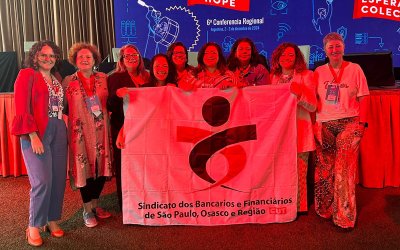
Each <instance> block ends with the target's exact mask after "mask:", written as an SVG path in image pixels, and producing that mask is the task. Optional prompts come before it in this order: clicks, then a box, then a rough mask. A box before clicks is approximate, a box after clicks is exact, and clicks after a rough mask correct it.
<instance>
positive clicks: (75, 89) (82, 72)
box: [63, 43, 113, 227]
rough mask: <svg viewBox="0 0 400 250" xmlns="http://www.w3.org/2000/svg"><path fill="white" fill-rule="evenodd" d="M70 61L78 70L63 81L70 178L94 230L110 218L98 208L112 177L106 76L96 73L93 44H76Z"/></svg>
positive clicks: (97, 53) (69, 56) (86, 221)
mask: <svg viewBox="0 0 400 250" xmlns="http://www.w3.org/2000/svg"><path fill="white" fill-rule="evenodd" d="M68 59H69V61H70V63H72V64H73V65H75V66H76V67H77V68H78V71H77V72H76V73H75V74H73V75H70V76H67V77H66V78H65V79H64V81H63V86H64V87H65V88H66V98H67V102H68V141H69V176H70V181H71V186H72V188H79V190H80V193H81V196H82V200H83V220H84V222H85V225H86V226H87V227H95V226H96V225H97V220H96V217H97V218H101V219H103V218H108V217H110V216H111V214H110V213H109V212H107V211H105V210H104V209H102V208H101V207H99V206H98V199H99V197H100V193H101V191H102V189H103V187H104V183H105V181H106V178H107V177H111V176H112V174H113V169H112V164H111V162H112V149H111V136H110V125H109V124H110V121H109V116H108V111H107V109H106V102H107V97H108V91H107V75H106V74H104V73H100V72H96V71H94V66H95V65H97V64H99V63H100V60H101V58H100V53H99V52H98V50H97V47H96V46H94V45H91V44H87V43H76V44H74V45H73V46H72V47H71V49H70V51H69V55H68Z"/></svg>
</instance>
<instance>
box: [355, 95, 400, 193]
mask: <svg viewBox="0 0 400 250" xmlns="http://www.w3.org/2000/svg"><path fill="white" fill-rule="evenodd" d="M370 93H371V95H370V96H368V97H367V99H368V104H369V110H368V111H369V112H368V125H369V126H368V128H367V129H366V130H365V133H364V137H363V139H362V140H361V145H360V152H361V153H360V172H359V182H360V184H361V185H363V186H365V187H371V188H382V187H387V186H392V187H399V186H400V90H372V91H370Z"/></svg>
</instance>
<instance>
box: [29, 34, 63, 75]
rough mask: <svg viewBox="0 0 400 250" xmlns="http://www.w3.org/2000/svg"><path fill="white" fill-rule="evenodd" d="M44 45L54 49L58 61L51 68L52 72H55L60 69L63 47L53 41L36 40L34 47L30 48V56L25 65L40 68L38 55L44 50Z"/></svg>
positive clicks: (35, 68)
mask: <svg viewBox="0 0 400 250" xmlns="http://www.w3.org/2000/svg"><path fill="white" fill-rule="evenodd" d="M44 46H49V47H50V48H52V49H53V53H54V55H56V58H57V59H56V62H55V64H54V67H53V68H52V69H51V72H52V73H54V72H55V71H57V70H58V66H59V64H60V57H61V49H60V47H58V46H57V45H56V44H55V43H54V42H53V41H48V40H43V41H39V42H36V43H35V44H34V45H33V46H32V48H31V49H30V50H29V53H28V57H27V58H25V64H24V66H25V67H27V68H32V69H34V70H37V69H39V65H38V64H37V60H36V56H37V54H38V53H39V52H40V51H41V50H42V48H43V47H44Z"/></svg>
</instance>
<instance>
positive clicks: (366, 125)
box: [359, 122, 368, 128]
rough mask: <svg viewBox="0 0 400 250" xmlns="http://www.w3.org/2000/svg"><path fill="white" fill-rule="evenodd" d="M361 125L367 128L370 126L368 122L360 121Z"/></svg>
mask: <svg viewBox="0 0 400 250" xmlns="http://www.w3.org/2000/svg"><path fill="white" fill-rule="evenodd" d="M359 124H360V125H363V126H364V127H365V128H368V122H359Z"/></svg>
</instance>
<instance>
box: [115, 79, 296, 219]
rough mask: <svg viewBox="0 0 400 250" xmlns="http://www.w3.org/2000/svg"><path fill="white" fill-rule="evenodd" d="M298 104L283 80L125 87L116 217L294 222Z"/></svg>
mask: <svg viewBox="0 0 400 250" xmlns="http://www.w3.org/2000/svg"><path fill="white" fill-rule="evenodd" d="M296 105H297V100H296V98H295V96H294V95H292V94H291V93H290V90H289V85H287V84H285V85H280V86H257V87H247V88H243V89H237V88H230V89H227V90H219V89H197V90H196V91H193V92H185V91H183V90H181V89H179V88H176V87H172V86H166V87H157V88H140V89H130V91H129V94H128V97H126V98H125V99H124V112H125V123H124V131H125V148H124V149H123V150H122V166H121V170H122V197H123V223H124V224H140V225H154V226H155V225H157V226H158V225H207V226H208V225H226V224H242V223H275V222H277V223H283V222H290V221H293V220H294V219H295V218H296V214H297V167H296V152H297V150H296V146H297V144H296V141H297V140H296Z"/></svg>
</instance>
